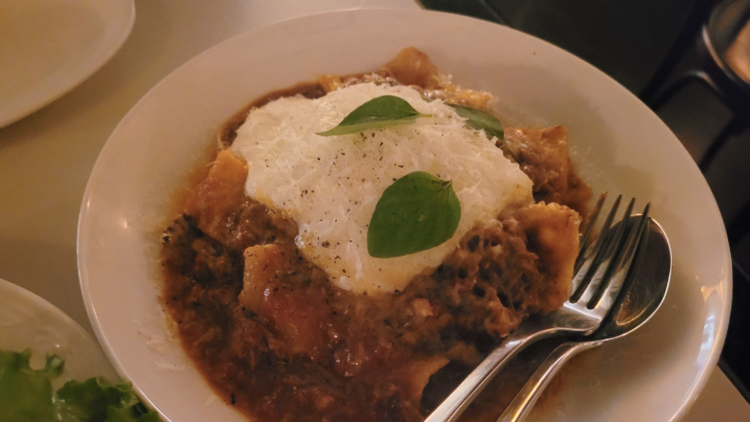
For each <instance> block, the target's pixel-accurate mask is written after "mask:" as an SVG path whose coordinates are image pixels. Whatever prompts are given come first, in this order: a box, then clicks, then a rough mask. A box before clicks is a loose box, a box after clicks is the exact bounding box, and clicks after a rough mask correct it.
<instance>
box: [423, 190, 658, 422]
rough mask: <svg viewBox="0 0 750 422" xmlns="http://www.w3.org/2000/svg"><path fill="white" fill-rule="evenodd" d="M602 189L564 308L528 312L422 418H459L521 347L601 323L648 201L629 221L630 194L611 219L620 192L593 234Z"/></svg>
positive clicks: (435, 421) (443, 421)
mask: <svg viewBox="0 0 750 422" xmlns="http://www.w3.org/2000/svg"><path fill="white" fill-rule="evenodd" d="M605 199H606V193H604V194H602V195H601V196H600V197H599V200H598V201H597V203H596V205H595V206H594V209H593V210H592V216H591V218H590V219H589V222H588V223H587V224H586V226H585V228H584V230H583V232H582V235H581V241H580V249H579V252H578V257H577V259H576V261H575V264H574V273H575V276H574V277H573V282H572V292H573V293H572V294H571V296H570V298H569V299H568V301H567V302H565V304H564V305H563V307H562V308H560V309H558V310H556V311H554V312H551V313H549V314H547V315H541V316H538V317H537V318H530V319H529V320H527V321H526V322H524V323H523V324H521V326H519V327H518V329H517V330H516V331H515V332H513V333H512V334H510V335H509V336H508V337H506V338H505V339H504V340H503V342H502V343H501V344H500V345H499V346H498V347H497V348H495V350H493V351H492V352H491V353H490V354H489V355H488V356H487V357H486V358H485V359H484V360H483V361H482V363H480V364H479V366H477V367H476V369H474V370H473V371H472V372H471V373H470V374H469V375H468V376H467V377H466V379H464V381H463V382H461V384H460V385H459V386H458V387H457V388H456V389H455V390H454V391H453V392H452V393H451V394H450V395H449V396H448V397H447V398H446V399H445V400H443V402H442V403H441V404H440V406H438V407H437V408H436V409H435V410H434V411H433V412H432V413H431V414H430V416H428V417H427V419H425V422H449V421H450V422H452V421H455V420H456V419H458V417H459V416H460V415H461V414H462V413H463V411H464V410H465V409H466V408H467V407H468V406H469V404H471V402H472V401H473V400H474V398H475V397H476V396H477V395H478V394H479V393H480V392H481V391H482V390H483V389H484V387H486V386H487V384H488V383H489V382H490V380H492V378H494V376H495V375H496V374H497V372H498V371H499V370H500V369H501V368H502V367H503V366H505V364H506V363H508V361H510V360H511V359H512V358H513V357H514V356H515V355H516V354H518V353H519V352H520V351H521V350H523V349H524V348H526V347H527V346H529V345H530V344H532V343H533V342H536V341H538V340H541V339H543V338H547V337H550V336H553V335H567V336H585V335H589V334H592V333H593V332H594V331H596V329H597V328H599V326H600V325H601V323H602V321H603V320H604V318H605V317H606V315H607V313H608V311H609V310H610V307H611V305H612V303H613V301H614V299H615V298H616V297H617V295H618V294H619V292H620V286H621V285H622V282H623V280H624V279H625V277H626V275H627V273H628V271H629V269H630V267H631V264H632V263H633V257H634V255H635V254H634V253H633V251H635V250H636V249H637V247H638V245H639V243H640V242H641V239H642V237H643V236H642V232H643V227H642V222H645V221H647V220H648V218H646V217H647V216H648V210H649V205H650V204H647V205H646V207H645V209H644V210H643V213H642V214H641V215H642V216H643V218H641V219H640V223H639V224H638V225H637V227H635V228H634V227H633V226H636V225H635V224H628V223H629V220H630V218H631V213H632V211H633V206H634V204H635V198H633V199H632V200H631V201H630V203H629V204H628V206H627V208H626V210H625V212H624V214H623V218H622V224H617V225H615V226H614V227H613V225H612V222H613V220H614V218H615V214H616V213H617V209H618V208H619V206H620V201H621V200H622V195H620V196H618V197H617V199H616V200H615V203H614V204H613V205H612V209H611V210H610V212H609V214H608V215H607V218H606V219H605V220H604V223H603V225H602V229H601V231H600V235H599V238H598V239H596V240H594V236H593V227H594V225H595V222H596V220H597V219H598V218H599V214H600V211H601V209H602V206H603V205H604V201H605Z"/></svg>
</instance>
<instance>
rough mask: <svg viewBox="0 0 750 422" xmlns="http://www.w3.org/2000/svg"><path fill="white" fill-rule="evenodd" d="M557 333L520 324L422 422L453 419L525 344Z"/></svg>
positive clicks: (451, 421) (440, 421)
mask: <svg viewBox="0 0 750 422" xmlns="http://www.w3.org/2000/svg"><path fill="white" fill-rule="evenodd" d="M555 332H557V330H556V329H539V328H538V327H537V326H535V325H534V324H529V325H521V327H519V329H518V330H517V331H516V332H515V333H513V334H511V335H509V336H508V337H506V338H505V340H504V341H503V342H502V343H501V344H500V346H498V347H497V348H496V349H495V350H493V351H492V353H490V354H489V355H488V356H487V358H485V359H484V361H482V363H481V364H479V366H477V367H476V369H474V370H473V371H472V372H471V373H470V374H469V375H468V376H467V377H466V379H465V380H463V382H462V383H461V384H460V385H459V386H458V387H457V388H456V389H455V390H453V392H452V393H451V395H449V396H448V397H447V398H446V399H445V400H443V402H442V403H441V404H440V406H438V407H437V409H435V410H434V411H433V412H432V413H431V414H430V416H428V417H427V419H425V421H424V422H453V421H455V420H457V419H458V417H459V416H461V414H462V413H463V412H464V410H466V408H467V407H469V405H470V404H471V402H472V401H474V398H475V397H476V396H477V395H478V394H479V393H480V392H481V391H482V390H483V389H484V387H486V386H487V384H488V383H489V382H490V380H492V378H494V377H495V374H497V372H498V371H499V370H500V369H501V368H502V367H503V366H505V364H506V363H508V361H510V360H511V358H513V356H515V355H516V354H517V353H518V352H520V351H521V350H523V349H524V348H526V346H528V345H530V344H531V343H534V342H535V341H538V340H541V339H542V338H545V337H548V336H550V335H552V334H554V333H555Z"/></svg>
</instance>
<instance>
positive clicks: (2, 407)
mask: <svg viewBox="0 0 750 422" xmlns="http://www.w3.org/2000/svg"><path fill="white" fill-rule="evenodd" d="M30 359H31V350H28V349H27V350H24V351H23V352H20V353H17V352H4V351H2V350H0V422H16V421H18V422H21V421H23V422H26V421H53V420H54V416H55V408H54V406H53V404H52V382H51V380H53V379H54V378H57V377H59V376H60V374H61V373H62V371H63V368H64V366H65V363H64V362H63V361H62V359H60V358H59V357H57V356H54V355H53V356H49V357H47V363H46V365H45V366H44V368H42V369H40V370H34V369H31V366H29V360H30Z"/></svg>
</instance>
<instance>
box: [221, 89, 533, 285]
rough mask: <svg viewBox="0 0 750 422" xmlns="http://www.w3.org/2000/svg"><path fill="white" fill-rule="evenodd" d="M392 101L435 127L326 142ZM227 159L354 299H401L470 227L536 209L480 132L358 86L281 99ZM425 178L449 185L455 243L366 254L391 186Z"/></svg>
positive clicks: (442, 109) (515, 173) (412, 98)
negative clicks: (235, 160)
mask: <svg viewBox="0 0 750 422" xmlns="http://www.w3.org/2000/svg"><path fill="white" fill-rule="evenodd" d="M382 95H395V96H398V97H400V98H403V99H405V100H406V101H408V102H409V103H410V104H411V105H412V107H414V108H415V109H416V110H417V111H419V112H421V113H424V114H431V115H432V117H427V118H420V119H418V120H417V122H416V123H415V124H410V125H402V126H393V127H389V128H384V129H378V130H367V131H365V132H363V133H356V134H350V135H341V136H331V137H323V136H318V135H316V134H315V133H316V132H322V131H325V130H328V129H331V128H333V127H335V126H336V125H338V124H339V123H340V122H341V120H343V118H344V117H346V115H347V114H349V113H350V112H351V111H352V110H354V109H355V108H357V107H359V106H360V105H362V104H364V103H365V102H367V101H369V100H371V99H373V98H376V97H379V96H382ZM232 150H233V152H234V153H235V154H237V155H239V156H242V157H244V158H245V159H246V160H247V163H248V169H249V170H248V178H247V183H246V191H247V194H248V195H249V196H250V197H253V198H255V199H256V200H258V201H260V202H262V203H263V204H265V205H266V206H268V207H271V208H274V209H276V210H281V211H282V212H284V213H285V215H286V216H288V217H290V218H292V219H294V220H295V221H296V222H297V224H298V226H299V236H298V237H297V239H296V243H297V246H298V247H299V249H300V250H301V252H302V254H303V255H304V256H305V257H306V258H308V259H310V260H311V261H312V262H314V263H315V264H317V265H318V266H320V267H321V268H323V269H324V270H325V271H326V272H327V273H328V274H329V276H330V277H331V280H332V281H333V282H334V283H335V284H337V285H338V286H340V287H342V288H345V289H347V290H353V291H355V292H359V293H364V292H367V293H377V292H393V291H395V290H401V289H403V288H404V287H406V285H407V284H408V283H409V281H410V280H411V279H412V278H413V277H414V276H415V275H417V274H419V273H420V272H422V271H423V270H425V269H426V268H434V267H436V266H438V265H440V263H441V261H442V260H443V259H444V258H445V256H446V255H448V254H449V253H450V252H452V251H453V250H454V249H455V248H456V247H457V246H458V243H459V240H460V239H461V237H462V236H463V235H464V234H465V233H466V232H468V231H469V230H470V229H471V228H472V227H474V226H475V225H476V224H482V223H484V222H487V221H489V220H491V219H493V218H495V217H496V216H497V215H498V214H499V212H500V211H502V210H503V209H504V208H505V207H507V206H509V205H513V204H528V203H530V202H531V201H532V194H531V184H532V183H531V180H529V178H528V177H527V176H526V175H525V174H524V173H523V172H522V171H521V170H520V169H519V167H518V165H517V164H515V163H513V162H511V161H510V160H508V159H507V158H505V157H504V156H503V153H502V151H501V150H500V149H499V148H497V147H496V146H495V140H494V139H488V138H487V136H486V135H485V134H484V132H482V131H476V130H472V129H469V128H467V127H466V126H465V124H464V121H463V119H462V118H461V117H459V116H458V115H457V114H456V113H455V111H454V110H453V109H452V108H451V107H449V106H447V105H445V104H443V103H442V102H441V101H439V100H435V101H432V102H427V101H425V100H423V99H422V97H421V95H420V94H419V93H418V92H417V91H415V90H413V89H411V88H408V87H404V86H395V87H391V86H385V85H375V84H358V85H353V86H350V87H347V88H342V89H339V90H336V91H333V92H331V93H329V94H328V95H326V96H324V97H322V98H319V99H316V100H310V99H306V98H303V97H299V96H298V97H292V98H282V99H279V100H276V101H273V102H271V103H269V104H267V105H266V106H264V107H262V108H259V109H254V110H252V111H251V112H250V113H249V115H248V117H247V120H246V121H245V123H244V124H243V126H242V127H240V129H239V130H238V131H237V138H236V139H235V141H234V144H233V146H232ZM418 170H421V171H426V172H428V173H431V174H433V175H435V176H437V177H439V178H441V179H443V180H452V181H453V187H454V190H455V191H456V194H457V196H458V198H459V201H460V202H461V208H462V212H461V220H460V223H459V227H458V230H457V231H456V233H455V234H454V236H453V237H452V238H451V239H450V240H448V241H447V242H445V243H443V244H442V245H440V246H438V247H435V248H432V249H429V250H427V251H422V252H418V253H415V254H411V255H408V256H403V257H396V258H373V257H371V256H370V255H369V254H368V253H367V227H368V224H369V222H370V219H371V217H372V213H373V211H374V210H375V205H376V204H377V202H378V200H379V199H380V197H381V195H382V194H383V191H385V189H386V188H387V187H388V186H390V185H391V184H392V183H393V182H394V181H395V180H396V179H398V178H400V177H402V176H404V175H406V174H409V173H411V172H414V171H418Z"/></svg>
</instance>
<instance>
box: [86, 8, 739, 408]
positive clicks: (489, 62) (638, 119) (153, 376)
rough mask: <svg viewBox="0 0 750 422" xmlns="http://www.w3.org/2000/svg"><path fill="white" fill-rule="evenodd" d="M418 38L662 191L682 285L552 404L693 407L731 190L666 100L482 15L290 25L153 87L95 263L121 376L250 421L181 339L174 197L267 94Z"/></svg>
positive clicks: (91, 189) (104, 163)
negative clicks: (687, 145) (170, 232)
mask: <svg viewBox="0 0 750 422" xmlns="http://www.w3.org/2000/svg"><path fill="white" fill-rule="evenodd" d="M406 46H415V47H417V48H419V49H421V50H422V51H424V52H426V53H427V54H428V55H429V56H430V58H431V59H432V60H433V61H434V63H435V64H436V65H437V66H438V67H439V68H440V69H442V70H443V71H445V72H449V73H452V74H453V75H454V80H455V81H456V82H458V83H460V84H462V85H463V86H465V87H471V88H478V89H483V90H488V91H491V92H493V93H495V94H496V95H497V96H498V97H499V98H500V100H501V102H502V103H503V104H504V105H505V106H506V109H507V114H508V115H507V116H506V120H508V121H509V122H510V123H522V124H561V125H565V126H566V127H568V129H569V131H570V143H571V149H572V151H573V154H574V160H575V162H576V163H577V165H578V168H579V170H580V172H581V174H582V176H583V177H584V179H585V180H587V181H588V182H589V183H590V184H591V185H592V187H593V189H594V191H595V192H600V191H609V192H610V194H618V193H623V194H625V195H626V196H635V197H637V198H638V200H639V201H640V204H641V205H643V204H645V202H646V201H650V202H651V203H652V212H653V214H652V215H653V216H654V217H655V218H656V219H657V220H659V221H660V222H661V223H662V225H663V226H664V229H665V230H666V232H667V233H668V235H669V236H670V240H671V243H672V245H673V252H674V271H673V279H672V285H671V288H670V291H669V294H668V295H667V298H666V301H665V303H664V305H663V306H662V308H661V310H660V311H659V312H658V314H657V315H655V317H654V318H653V319H652V320H651V321H649V322H648V324H647V325H645V326H644V327H643V328H642V329H640V330H639V331H638V332H637V333H634V334H633V335H632V336H629V337H627V338H625V339H622V340H620V341H615V342H612V343H610V344H607V345H606V346H605V347H603V348H602V349H601V350H599V351H598V352H594V353H588V354H586V355H584V356H583V357H582V358H581V359H579V360H578V362H577V364H574V365H572V366H571V367H570V369H569V370H568V371H567V375H566V378H565V381H564V382H563V387H562V391H561V392H560V393H559V394H558V395H557V396H556V397H555V398H554V399H553V400H554V403H555V404H554V406H551V407H549V406H546V407H545V408H548V410H546V411H545V412H548V413H549V412H551V414H546V415H540V414H537V417H539V418H542V417H545V418H549V417H552V416H554V418H555V419H557V420H575V421H577V420H611V421H632V420H640V421H665V420H670V419H675V418H678V417H679V416H680V415H682V414H684V413H685V411H686V409H687V408H688V407H689V405H690V404H691V403H692V402H693V401H694V400H695V398H696V396H697V394H698V393H699V391H700V390H701V388H702V387H703V385H704V384H705V382H706V380H707V378H708V376H709V374H710V373H711V371H712V370H713V368H714V366H715V364H716V361H717V359H718V357H719V353H720V351H721V347H722V344H723V341H724V336H725V333H726V328H727V322H728V319H729V306H730V298H731V266H730V256H729V248H728V244H727V240H726V233H725V231H724V226H723V223H722V220H721V216H720V215H719V211H718V208H717V206H716V202H715V201H714V198H713V196H712V195H711V191H710V190H709V188H708V185H707V184H706V181H705V180H704V178H703V176H702V175H701V173H700V172H699V171H698V168H697V167H696V165H695V164H694V163H693V161H692V159H691V158H690V156H689V155H688V153H687V152H686V151H685V149H684V148H683V147H682V145H681V144H680V142H679V141H678V140H677V138H675V136H674V135H673V134H672V133H671V132H670V131H669V129H668V128H667V127H666V126H665V125H664V123H662V122H661V121H660V120H659V119H658V118H657V117H656V115H654V113H652V112H651V111H650V110H649V109H648V108H647V107H646V106H645V105H643V104H642V103H641V102H640V101H639V100H638V99H637V98H636V97H634V96H633V95H632V94H631V93H630V92H628V91H627V90H625V89H624V88H623V87H622V86H620V85H619V84H617V83H616V82H615V81H614V80H612V79H611V78H609V77H608V76H606V75H604V74H603V73H601V72H600V71H598V70H597V69H595V68H594V67H592V66H590V65H589V64H587V63H585V62H583V61H582V60H580V59H578V58H576V57H574V56H572V55H570V54H568V53H566V52H565V51H563V50H561V49H559V48H556V47H554V46H552V45H550V44H547V43H545V42H543V41H540V40H538V39H536V38H533V37H531V36H529V35H525V34H522V33H520V32H517V31H514V30H512V29H509V28H505V27H502V26H498V25H494V24H491V23H487V22H484V21H480V20H475V19H470V18H465V17H460V16H456V15H449V14H443V13H437V12H427V11H420V10H416V11H411V10H409V11H405V10H364V11H348V12H340V13H330V14H324V15H317V16H311V17H305V18H301V19H296V20H291V21H287V22H282V23H279V24H275V25H272V26H269V27H265V28H261V29H258V30H256V31H252V32H248V33H245V34H242V35H239V36H237V37H235V38H233V39H231V40H228V41H226V42H224V43H222V44H220V45H218V46H216V47H214V48H212V49H210V50H208V51H206V52H205V53H203V54H201V55H199V56H198V57H196V58H194V59H193V60H191V61H190V62H188V63H187V64H185V65H184V66H182V67H181V68H179V69H178V70H176V71H175V72H174V73H172V74H171V75H170V76H168V77H167V78H165V79H164V80H163V81H162V82H160V83H159V84H158V85H157V86H156V87H154V88H153V89H152V90H151V91H150V92H149V93H148V94H147V95H146V96H145V97H144V98H143V99H141V101H140V102H139V103H138V104H137V105H136V106H135V107H133V109H132V110H131V111H130V112H129V113H128V115H127V116H125V118H124V119H123V120H122V122H121V123H120V124H119V126H118V127H117V129H115V131H114V133H113V134H112V136H111V137H110V139H109V141H108V142H107V144H106V146H105V147H104V149H103V151H102V153H101V155H100V156H99V159H98V161H97V163H96V166H95V167H94V170H93V172H92V174H91V178H90V180H89V183H88V186H87V188H86V193H85V195H84V199H83V207H82V210H81V216H80V223H79V233H78V259H79V270H80V277H81V288H82V290H83V296H84V301H85V303H86V306H87V310H88V313H89V317H90V318H91V322H92V324H93V326H94V328H95V330H96V333H97V335H98V337H99V340H100V341H101V343H102V345H103V346H104V349H105V350H106V351H107V353H108V355H109V357H110V359H111V360H112V362H113V364H114V365H115V367H116V368H117V370H118V371H119V372H120V374H121V375H122V376H123V377H125V378H127V379H130V380H132V382H133V385H134V386H135V388H136V389H137V390H138V391H139V392H140V393H141V394H142V395H143V396H144V398H145V399H146V400H147V401H148V402H150V404H151V405H153V406H154V407H155V408H156V409H158V410H159V411H160V412H161V413H162V415H163V416H164V417H165V418H166V419H169V420H172V421H180V422H183V421H204V420H223V421H233V420H243V417H242V416H241V415H240V414H239V413H237V412H236V411H234V410H233V409H232V408H231V406H229V405H226V404H224V403H223V402H221V401H220V400H218V399H216V398H215V396H214V395H213V393H212V390H211V389H210V387H209V386H208V385H207V384H206V382H205V381H204V380H203V378H202V377H201V375H200V374H199V373H198V371H197V370H196V369H195V367H194V366H193V364H192V363H191V362H190V361H189V360H188V358H187V357H186V355H185V353H184V352H183V350H182V348H181V347H180V344H179V342H178V341H177V340H175V339H174V338H173V337H172V335H171V334H170V331H169V329H168V328H167V324H166V319H165V316H164V314H163V313H162V311H161V308H160V306H159V304H158V297H159V292H160V288H161V279H160V276H159V271H158V262H157V252H158V248H159V239H158V234H159V231H160V230H161V229H163V228H164V227H165V225H166V223H167V221H168V217H170V216H172V213H173V212H174V210H175V208H174V204H173V203H172V199H173V198H174V192H175V190H176V189H178V188H181V187H185V186H186V184H187V178H188V177H187V176H188V175H189V174H190V173H191V171H192V170H193V169H195V168H196V167H197V166H198V165H201V164H204V163H206V160H207V158H206V156H207V154H206V151H207V150H208V149H209V146H210V145H212V143H213V142H214V136H215V133H216V130H217V129H218V128H219V126H220V125H221V124H222V123H223V122H224V121H225V120H226V119H227V118H229V117H230V116H231V115H232V114H233V113H235V112H236V111H237V110H239V109H240V108H242V107H243V106H244V105H246V104H247V103H248V102H249V101H251V100H252V99H254V98H256V97H258V96H260V95H262V94H264V93H266V92H268V91H271V90H274V89H278V88H283V87H288V86H291V85H293V84H295V83H297V82H300V81H308V80H314V79H315V78H316V77H318V76H320V75H323V74H329V73H333V74H349V73H355V72H362V71H367V70H371V69H374V68H376V67H378V66H379V65H381V64H383V63H385V62H386V61H388V60H389V59H391V58H392V57H393V56H394V55H395V54H396V53H397V52H398V51H399V50H400V49H402V48H403V47H406Z"/></svg>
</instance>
